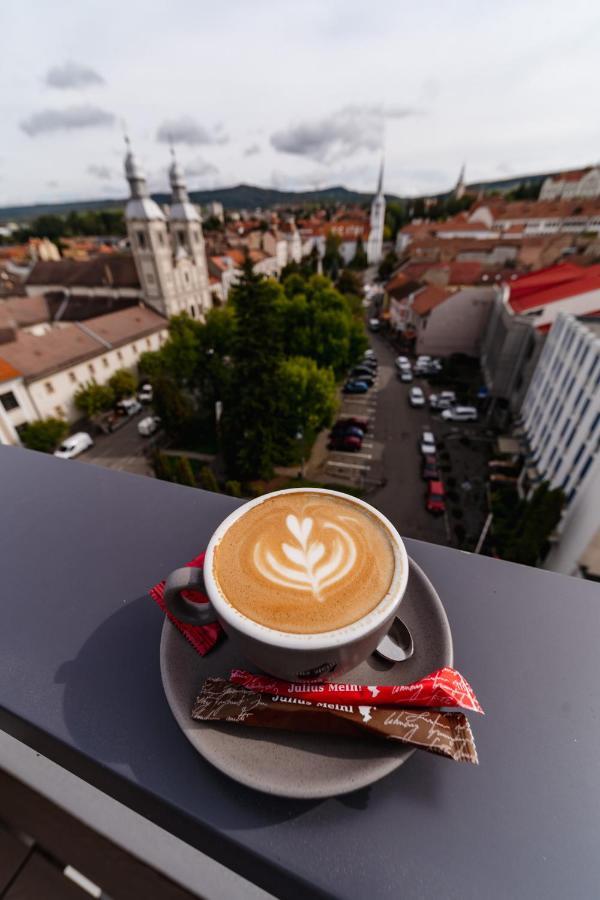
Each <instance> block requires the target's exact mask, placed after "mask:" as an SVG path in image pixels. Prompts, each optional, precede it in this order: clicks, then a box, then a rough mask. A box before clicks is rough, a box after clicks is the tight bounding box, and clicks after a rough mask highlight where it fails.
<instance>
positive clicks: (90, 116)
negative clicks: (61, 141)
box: [20, 106, 115, 137]
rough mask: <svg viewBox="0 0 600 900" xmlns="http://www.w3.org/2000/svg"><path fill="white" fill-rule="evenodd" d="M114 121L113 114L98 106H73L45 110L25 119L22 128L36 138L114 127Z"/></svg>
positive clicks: (21, 124)
mask: <svg viewBox="0 0 600 900" xmlns="http://www.w3.org/2000/svg"><path fill="white" fill-rule="evenodd" d="M114 120H115V117H114V116H113V114H112V113H109V112H106V110H104V109H99V108H98V107H97V106H71V107H69V108H68V109H43V110H41V111H40V112H37V113H33V115H31V116H29V118H28V119H24V120H23V121H22V122H21V123H20V126H21V130H22V131H24V132H25V134H28V135H29V137H36V136H37V135H38V134H46V133H48V132H52V131H72V130H74V129H80V128H97V127H100V126H106V125H112V124H113V122H114Z"/></svg>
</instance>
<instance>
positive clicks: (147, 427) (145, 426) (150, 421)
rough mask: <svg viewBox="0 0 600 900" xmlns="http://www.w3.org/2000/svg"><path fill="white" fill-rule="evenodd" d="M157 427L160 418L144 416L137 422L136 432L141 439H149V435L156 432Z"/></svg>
mask: <svg viewBox="0 0 600 900" xmlns="http://www.w3.org/2000/svg"><path fill="white" fill-rule="evenodd" d="M159 425H160V416H146V417H145V418H144V419H140V421H139V422H138V424H137V430H138V433H139V434H141V436H142V437H150V435H151V434H154V432H155V431H158V428H159Z"/></svg>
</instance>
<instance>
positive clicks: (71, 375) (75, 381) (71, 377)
mask: <svg viewBox="0 0 600 900" xmlns="http://www.w3.org/2000/svg"><path fill="white" fill-rule="evenodd" d="M69 378H70V379H71V381H72V382H73V384H77V375H76V374H75V372H69Z"/></svg>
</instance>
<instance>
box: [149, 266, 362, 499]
mask: <svg viewBox="0 0 600 900" xmlns="http://www.w3.org/2000/svg"><path fill="white" fill-rule="evenodd" d="M366 346H367V341H366V336H365V333H364V325H363V322H362V310H361V301H360V299H359V297H355V296H351V295H344V294H342V293H341V292H340V291H338V290H336V288H335V287H334V285H333V283H332V282H331V281H330V279H328V278H326V277H324V276H318V275H311V276H310V277H304V276H303V275H300V274H292V275H289V276H288V277H287V278H285V280H284V281H283V283H277V282H275V281H270V280H266V279H264V278H262V277H261V276H258V275H256V274H254V273H253V272H252V267H251V265H250V264H247V265H246V267H245V269H244V273H243V277H242V279H241V280H240V283H239V284H238V285H237V286H236V287H235V288H234V289H233V291H232V293H231V295H230V299H229V302H228V304H227V306H226V307H225V308H222V309H214V310H211V312H210V313H209V314H208V316H207V319H206V322H205V323H200V322H196V321H194V320H193V319H190V318H189V317H187V316H185V315H182V316H177V317H175V318H174V319H172V320H171V322H170V335H169V340H168V341H167V342H166V343H165V345H164V346H163V347H162V348H161V349H160V350H159V351H156V352H153V353H144V354H143V355H142V356H141V358H140V370H141V371H142V372H143V373H144V375H146V376H147V377H149V379H150V380H151V381H152V384H153V386H154V402H155V407H156V412H157V414H158V415H159V416H161V418H162V421H163V426H164V427H165V429H166V430H167V432H169V433H171V434H172V435H173V436H174V437H176V438H177V439H179V440H180V441H181V440H183V441H184V442H187V443H189V444H190V445H193V444H194V442H195V441H198V440H200V439H201V436H206V434H207V433H210V432H212V433H213V434H214V433H215V431H216V430H217V421H216V418H217V417H216V415H215V412H216V410H217V409H219V410H221V409H222V415H221V416H220V419H219V422H218V432H219V438H220V441H221V446H222V449H223V453H224V457H225V461H226V464H227V469H228V472H229V473H230V475H232V477H235V478H240V479H242V480H244V481H246V480H249V479H251V478H256V477H259V478H264V477H268V476H269V475H270V474H271V473H272V470H273V466H274V465H277V464H283V465H285V464H288V463H290V461H291V460H292V459H293V458H294V454H295V451H296V450H297V447H298V440H299V435H300V434H305V433H307V432H316V431H317V430H319V429H320V428H321V427H323V426H324V425H326V424H328V423H329V422H330V420H331V418H332V416H333V413H334V411H335V404H336V393H335V384H336V379H337V378H340V377H341V376H342V375H343V374H344V372H345V371H346V370H347V369H348V367H349V366H351V365H352V363H353V362H354V361H355V360H356V359H357V358H358V357H359V356H360V355H361V353H362V352H363V351H364V349H365V348H366ZM217 404H219V405H218V406H217Z"/></svg>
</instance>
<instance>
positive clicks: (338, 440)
mask: <svg viewBox="0 0 600 900" xmlns="http://www.w3.org/2000/svg"><path fill="white" fill-rule="evenodd" d="M361 447H362V438H357V437H355V436H354V435H353V434H339V435H335V436H334V437H332V438H331V440H330V441H329V449H330V450H343V451H346V452H349V453H352V452H355V451H356V450H360V448H361Z"/></svg>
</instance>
